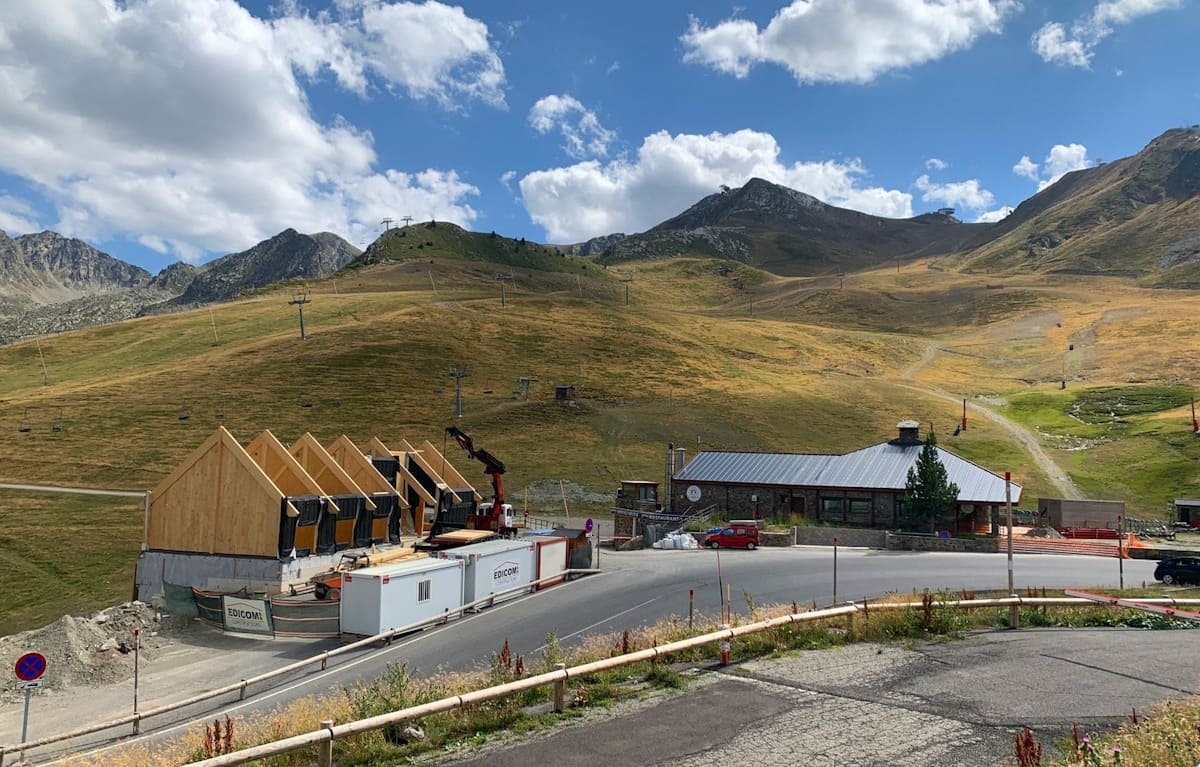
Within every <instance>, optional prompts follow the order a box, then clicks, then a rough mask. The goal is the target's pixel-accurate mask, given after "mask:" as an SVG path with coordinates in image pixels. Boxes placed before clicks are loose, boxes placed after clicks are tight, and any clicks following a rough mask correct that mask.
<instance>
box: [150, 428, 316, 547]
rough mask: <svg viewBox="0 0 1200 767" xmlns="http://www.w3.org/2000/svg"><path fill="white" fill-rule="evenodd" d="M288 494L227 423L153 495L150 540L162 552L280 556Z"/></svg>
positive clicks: (293, 513) (290, 511) (290, 512)
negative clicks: (257, 461) (248, 450)
mask: <svg viewBox="0 0 1200 767" xmlns="http://www.w3.org/2000/svg"><path fill="white" fill-rule="evenodd" d="M297 516H299V512H298V511H297V510H296V508H295V507H294V506H293V505H292V504H291V503H289V502H288V501H287V496H286V494H285V493H284V492H283V491H282V490H281V489H280V488H279V487H278V486H277V485H276V484H275V483H274V482H272V480H271V478H270V477H269V476H267V474H266V472H264V471H263V469H262V467H260V466H259V465H258V464H257V463H256V462H255V461H254V459H252V458H251V457H250V455H249V454H248V453H247V452H246V451H245V450H244V449H243V448H242V446H241V445H240V444H238V441H237V440H236V439H234V437H233V435H232V434H230V433H229V431H228V430H226V429H225V427H224V426H218V427H217V429H216V431H214V432H213V433H212V435H211V436H209V438H208V439H207V440H205V441H204V443H203V444H202V445H200V447H198V448H196V450H195V451H193V452H192V454H191V455H190V456H188V457H187V458H186V459H185V460H184V461H183V462H182V463H180V464H179V465H178V466H177V467H175V470H174V471H172V472H171V473H170V474H169V475H167V477H166V479H164V480H163V481H162V482H160V483H158V486H157V487H155V488H154V491H153V492H152V494H151V500H150V509H149V513H148V514H147V518H146V544H147V546H148V547H149V548H151V549H155V550H159V551H178V552H187V553H201V554H226V555H242V556H254V557H277V556H278V555H279V533H280V529H281V527H282V526H283V524H284V520H286V519H294V518H295V517H297Z"/></svg>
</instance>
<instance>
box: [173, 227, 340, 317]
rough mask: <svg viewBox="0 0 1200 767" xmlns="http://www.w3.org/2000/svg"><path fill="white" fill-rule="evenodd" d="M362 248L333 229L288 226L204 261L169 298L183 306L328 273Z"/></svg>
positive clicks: (175, 304) (336, 268)
mask: <svg viewBox="0 0 1200 767" xmlns="http://www.w3.org/2000/svg"><path fill="white" fill-rule="evenodd" d="M359 252H360V251H359V250H358V248H356V247H354V246H353V245H351V244H350V243H348V242H346V241H345V240H343V239H342V238H341V237H338V236H337V235H335V234H330V233H328V232H321V233H319V234H312V235H309V234H300V233H299V232H297V231H296V230H295V229H285V230H284V231H282V232H280V233H279V234H277V235H275V236H274V237H272V238H270V239H269V240H263V241H262V242H260V243H258V244H257V245H255V246H254V247H253V248H250V249H249V250H244V251H242V252H241V253H231V254H229V255H227V256H222V257H221V258H218V259H216V260H215V261H211V262H209V263H208V264H205V265H204V266H203V267H201V269H200V270H199V272H198V273H197V274H196V275H195V277H194V278H193V279H192V280H191V282H190V283H188V286H187V288H186V289H185V290H184V292H183V294H182V295H180V296H179V297H178V298H175V299H173V300H172V301H170V304H171V305H173V306H176V307H179V306H191V305H196V304H206V303H213V302H215V301H228V300H231V299H233V298H237V296H238V295H239V294H240V293H242V292H243V291H247V290H253V289H255V288H261V287H263V286H266V285H270V284H272V283H275V282H282V281H285V280H298V279H320V278H323V277H328V276H329V275H331V274H333V273H334V272H336V271H337V270H338V269H341V268H342V267H343V266H345V265H346V264H348V263H350V261H351V260H353V259H354V257H355V256H357V255H358V254H359Z"/></svg>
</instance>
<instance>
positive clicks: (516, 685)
mask: <svg viewBox="0 0 1200 767" xmlns="http://www.w3.org/2000/svg"><path fill="white" fill-rule="evenodd" d="M1142 601H1143V602H1146V603H1154V602H1158V603H1164V604H1165V603H1173V604H1181V603H1185V602H1186V603H1188V604H1200V599H1189V600H1174V599H1155V600H1149V599H1147V600H1142ZM924 604H925V603H923V602H898V603H886V602H885V603H878V604H869V603H867V602H866V601H865V600H864V602H863V604H862V605H861V606H860V605H858V604H849V605H845V606H842V607H832V608H826V609H824V610H814V611H811V612H805V613H791V614H789V615H784V616H781V617H779V618H771V619H768V620H764V621H758V622H756V623H749V624H746V625H745V626H738V627H735V628H722V629H720V630H718V631H713V632H710V633H708V634H702V635H701V636H698V637H692V638H690V639H681V640H679V641H677V642H671V643H669V644H665V645H660V646H657V647H651V648H649V649H647V650H639V651H637V652H633V653H628V654H626V655H618V656H616V657H614V658H605V659H603V660H598V661H593V662H591V663H584V664H581V665H579V666H573V667H571V668H566V667H565V666H563V664H558V665H559V666H560V668H556V669H555V670H554V671H549V672H546V673H543V674H538V675H536V676H531V677H528V678H526V679H518V680H517V681H515V682H509V683H508V684H503V685H499V686H496V687H488V688H486V689H483V690H476V691H474V692H468V693H464V694H462V695H454V696H451V697H449V698H442V699H441V700H437V701H433V702H430V703H424V704H421V705H418V706H410V707H408V708H404V709H400V710H399V711H393V712H391V713H388V714H380V715H378V716H373V717H370V718H367V719H359V720H357V721H354V722H347V723H345V724H340V725H335V724H334V723H333V721H332V720H325V721H323V722H321V728H320V729H318V730H313V731H312V732H307V733H303V734H301V735H295V736H292V737H290V738H285V739H283V740H278V741H275V742H273V743H265V744H263V745H260V746H254V747H251V748H247V749H243V750H241V751H236V752H234V753H232V754H225V755H223V756H216V757H213V758H211V759H205V760H203V761H200V762H194V763H193V767H234V765H240V764H246V763H248V762H252V761H255V760H258V759H266V758H268V757H272V756H279V755H281V754H286V753H290V752H292V751H299V750H300V749H302V748H308V747H310V746H314V745H315V746H319V747H320V748H319V750H318V755H317V764H318V765H319V767H332V765H333V741H335V740H338V739H339V738H346V737H350V736H353V735H358V734H360V733H364V732H370V731H372V730H379V729H382V728H384V727H387V726H390V725H395V724H400V723H402V722H408V721H411V720H413V719H419V718H421V717H423V716H430V715H432V714H438V713H442V712H444V711H450V710H453V709H456V708H460V707H462V706H465V705H469V704H471V703H479V702H482V701H486V700H494V699H496V698H502V697H504V696H506V695H511V694H513V693H516V692H521V691H522V690H528V689H532V688H535V687H544V686H546V685H553V686H554V708H555V711H558V712H561V711H562V710H563V708H564V697H565V689H566V683H567V681H568V680H570V679H572V678H576V677H581V676H587V675H588V674H594V673H597V672H600V671H606V670H609V669H613V668H620V667H621V666H627V665H630V664H633V663H640V662H642V661H647V660H653V659H655V658H658V657H660V656H663V655H669V654H671V653H674V652H680V651H682V650H689V649H692V648H694V647H700V646H703V645H706V644H712V643H713V642H729V641H732V640H734V639H736V638H737V637H739V636H745V635H747V634H756V633H759V632H762V631H769V630H771V629H774V628H779V627H781V626H787V625H789V624H792V623H803V622H807V621H815V620H824V619H827V618H836V617H839V616H843V615H845V616H853V615H855V614H857V613H858V612H860V611H863V612H869V611H871V610H895V609H912V608H920V607H922V606H924ZM935 604H936V605H937V606H940V607H960V608H963V609H973V608H982V607H1020V606H1022V605H1029V606H1042V605H1045V606H1092V607H1096V606H1102V605H1099V604H1098V603H1096V602H1094V601H1091V600H1088V599H1079V598H1073V597H1041V598H1038V597H1034V598H1025V597H1004V598H1000V599H970V600H954V601H944V602H935ZM723 649H724V648H723Z"/></svg>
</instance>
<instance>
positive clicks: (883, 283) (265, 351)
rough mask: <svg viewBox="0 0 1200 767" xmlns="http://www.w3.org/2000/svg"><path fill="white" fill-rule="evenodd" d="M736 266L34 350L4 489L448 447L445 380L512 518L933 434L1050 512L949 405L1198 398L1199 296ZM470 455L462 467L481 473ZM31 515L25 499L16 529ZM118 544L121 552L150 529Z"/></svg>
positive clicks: (1104, 486)
mask: <svg viewBox="0 0 1200 767" xmlns="http://www.w3.org/2000/svg"><path fill="white" fill-rule="evenodd" d="M726 266H730V268H728V269H722V268H721V267H722V264H719V263H717V262H713V261H707V260H703V259H680V260H673V261H662V262H650V263H645V264H631V265H623V266H622V271H623V272H624V273H629V272H630V271H632V273H633V274H634V281H633V283H631V288H632V291H631V296H632V299H633V305H632V306H630V307H626V306H625V305H624V285H623V284H622V283H621V282H620V280H619V278H618V275H617V274H615V273H610V272H608V271H606V270H602V269H599V268H596V267H594V266H592V267H591V268H589V269H583V268H582V267H581V268H580V270H579V271H578V272H575V273H570V272H566V271H564V272H545V273H541V272H533V271H528V270H516V272H517V273H516V279H515V281H514V282H513V283H512V284H510V285H509V286H508V297H509V299H510V300H509V305H508V306H507V307H506V308H503V309H501V307H500V305H499V296H498V291H497V286H496V283H495V280H494V268H492V267H489V266H488V265H487V264H481V263H473V262H469V261H462V260H452V259H435V260H434V262H433V263H426V262H424V261H415V260H414V261H410V262H405V263H400V264H389V265H383V266H378V267H372V268H368V269H362V270H358V271H355V272H351V273H348V274H346V275H343V276H342V277H339V278H338V279H337V280H336V281H334V280H330V281H326V282H324V283H319V284H316V285H314V286H313V294H312V295H313V297H314V301H313V303H312V304H310V305H309V306H307V307H306V311H305V319H306V324H307V326H308V329H309V331H310V337H309V339H308V340H307V341H304V342H301V341H300V340H299V338H298V334H297V329H296V317H295V311H294V308H293V307H289V306H288V305H287V299H288V295H286V294H284V293H282V292H278V293H274V294H271V293H267V294H264V295H261V296H259V297H256V298H252V299H249V300H245V301H240V302H237V303H232V304H227V305H222V306H217V307H214V308H213V313H212V318H213V320H215V324H216V326H217V331H218V334H219V341H215V340H214V335H213V329H212V320H210V316H209V313H208V312H207V311H206V310H205V311H195V312H186V313H181V314H174V315H167V316H161V317H151V318H145V319H140V320H135V321H132V322H127V323H121V324H118V325H113V326H108V327H103V328H96V329H92V330H89V331H86V332H79V333H71V334H64V335H60V336H54V337H51V338H47V339H43V341H42V343H41V346H42V351H43V353H44V355H45V359H46V364H47V369H48V373H49V381H50V383H49V385H48V386H43V385H42V373H41V366H40V361H39V357H38V352H37V349H36V347H35V345H34V344H31V343H25V344H19V345H15V346H9V347H4V348H0V405H2V407H0V434H2V435H5V436H6V437H7V438H6V439H5V440H3V441H0V481H9V482H33V483H64V482H65V483H68V484H79V485H85V486H99V487H117V488H123V489H135V490H141V489H146V488H151V487H153V486H154V484H155V483H157V482H158V481H159V480H161V479H162V478H163V477H165V476H166V475H167V473H168V472H169V471H170V470H171V469H172V468H173V467H175V466H176V465H178V463H179V462H181V461H182V460H183V459H184V458H185V457H186V456H187V455H188V453H189V452H190V451H191V450H193V449H194V448H195V447H196V446H198V445H199V444H200V443H201V442H202V441H203V440H204V438H205V437H206V436H207V435H208V434H209V433H210V432H211V430H212V429H213V428H214V427H215V426H216V425H217V424H218V423H223V424H224V425H225V426H226V427H227V428H229V429H230V430H231V431H232V432H233V433H234V434H235V435H236V436H237V437H238V438H239V439H241V440H243V441H249V440H250V439H251V438H252V437H253V436H254V435H255V434H257V433H258V432H259V431H260V430H262V429H271V430H272V431H274V432H275V433H276V434H277V435H278V436H279V437H280V438H281V439H282V440H284V441H285V442H288V441H291V440H294V439H295V438H297V437H299V436H300V435H302V434H303V433H304V432H306V431H311V432H312V433H313V434H314V435H315V436H317V437H318V438H319V439H320V440H322V441H324V442H328V441H332V440H333V439H334V438H336V437H337V436H339V435H341V434H343V433H345V434H347V435H349V436H350V437H351V438H352V439H354V440H357V441H363V440H366V439H368V438H370V437H371V436H374V435H379V436H380V437H382V439H383V440H384V442H388V441H395V440H398V439H399V438H401V437H405V438H408V439H411V440H417V441H421V440H424V439H431V440H433V441H434V442H435V443H439V444H440V443H441V441H442V439H443V436H442V435H443V428H444V426H445V425H446V424H447V423H449V422H451V421H452V420H453V407H454V391H453V385H452V382H451V381H450V379H449V378H448V377H447V376H446V370H447V369H448V368H449V366H451V365H455V364H469V365H470V367H471V369H472V375H471V377H470V378H468V379H465V381H464V396H465V399H466V406H465V417H464V418H463V419H462V422H461V424H460V425H461V426H462V427H463V428H464V429H466V430H467V431H468V432H470V433H471V434H472V436H473V437H474V439H475V442H476V444H478V445H482V446H485V447H486V448H487V449H488V450H489V451H491V452H492V453H494V454H495V455H497V456H500V457H501V458H502V459H503V460H504V461H505V463H506V464H507V465H508V466H509V473H508V474H507V475H506V484H507V485H508V487H509V488H510V492H511V493H512V495H513V496H514V497H516V498H518V499H520V496H521V488H522V487H523V486H525V485H528V484H530V483H532V482H535V481H538V480H557V479H560V478H561V479H568V480H573V481H575V482H578V483H580V484H582V485H584V486H585V487H587V488H589V489H591V490H595V491H602V492H607V491H610V490H611V489H612V488H613V487H615V486H616V483H617V482H618V481H619V480H621V479H629V478H640V479H647V478H651V479H652V478H656V477H658V476H659V474H660V473H661V466H662V459H661V456H662V449H663V445H664V443H666V442H668V441H673V442H675V443H676V444H678V445H682V446H685V447H686V448H688V450H689V452H691V451H693V450H694V449H696V447H697V446H699V447H702V448H713V449H731V450H779V451H794V452H843V451H848V450H854V449H857V448H860V447H863V446H864V445H868V444H871V443H874V442H877V441H880V440H883V439H887V438H889V437H891V436H892V435H893V433H894V428H895V424H896V422H897V421H899V420H901V419H903V418H907V417H916V418H918V419H919V420H920V421H921V422H922V424H931V425H933V427H934V428H935V429H936V430H937V431H938V432H939V436H941V437H943V439H942V442H943V445H944V446H946V447H947V448H949V449H952V450H954V451H956V452H958V453H960V454H962V455H963V456H964V457H966V458H969V459H971V460H974V461H976V462H978V463H980V464H982V465H984V466H985V467H987V468H990V469H992V470H995V471H1006V470H1008V471H1011V472H1012V473H1013V475H1014V477H1015V479H1016V480H1017V481H1018V482H1020V483H1021V484H1022V485H1023V486H1024V490H1025V492H1024V497H1025V498H1029V499H1032V498H1035V497H1037V496H1038V495H1054V494H1055V493H1054V491H1053V489H1052V487H1051V485H1050V483H1049V482H1048V480H1047V478H1046V475H1045V472H1044V471H1043V470H1042V469H1041V468H1040V467H1038V466H1036V465H1035V464H1034V463H1033V462H1032V461H1031V459H1030V458H1029V456H1028V455H1027V454H1026V453H1025V452H1024V451H1023V450H1021V449H1020V448H1019V446H1016V445H1014V444H1013V443H1012V441H1011V440H1010V439H1009V437H1008V436H1007V435H1006V433H1005V432H1004V431H1002V430H1001V429H999V428H997V427H994V426H992V425H990V424H988V423H987V422H984V421H983V420H982V419H975V420H974V421H973V422H972V424H971V428H970V429H969V430H968V431H967V432H966V433H965V434H963V435H961V436H959V437H956V438H954V439H953V440H950V439H947V438H946V435H948V434H949V432H951V431H952V430H953V428H954V425H955V424H956V423H957V421H958V419H959V406H958V405H956V404H955V402H954V398H957V397H965V398H977V397H987V398H998V399H997V401H999V400H1000V399H1003V398H1006V397H1012V396H1016V395H1020V394H1022V393H1026V392H1031V391H1032V392H1047V393H1053V392H1055V391H1057V384H1058V381H1059V379H1060V377H1061V376H1062V373H1063V368H1064V360H1065V362H1066V370H1067V375H1068V378H1069V385H1070V390H1069V391H1068V393H1070V392H1071V391H1074V390H1075V389H1076V388H1077V387H1085V386H1095V385H1102V384H1123V383H1136V382H1149V381H1160V382H1161V381H1184V382H1190V380H1191V376H1192V375H1193V371H1194V370H1196V369H1197V364H1198V363H1200V350H1198V347H1197V344H1196V343H1195V341H1196V334H1197V333H1198V332H1200V329H1197V328H1196V327H1195V323H1193V322H1190V321H1189V318H1191V317H1192V315H1193V314H1194V311H1193V309H1192V307H1193V305H1194V302H1195V298H1196V294H1195V293H1194V292H1185V291H1148V290H1144V289H1141V288H1138V287H1136V286H1133V285H1132V284H1131V283H1129V282H1124V281H1120V280H1116V279H1100V278H1070V279H1067V278H1062V277H1044V278H1043V277H1005V278H1003V280H1001V279H1000V278H996V277H981V276H971V275H961V274H956V273H952V272H945V271H941V270H940V269H938V268H936V267H937V264H933V263H928V262H921V263H916V264H906V265H905V266H904V267H903V269H902V270H901V271H900V272H899V273H897V272H896V271H895V270H894V269H879V270H877V271H873V272H865V273H860V274H853V275H849V276H847V277H846V279H845V284H844V286H842V287H839V285H838V281H837V280H836V278H821V279H808V278H784V277H776V276H772V275H769V274H766V273H763V272H758V271H756V270H754V269H751V268H749V267H745V266H740V265H726ZM931 267H934V268H931ZM431 272H432V275H433V281H432V282H431V279H430V273H431ZM434 284H436V286H437V290H436V292H435V291H434V287H433V286H434ZM1001 285H1002V287H1000V286H1001ZM750 289H753V290H754V295H755V299H754V317H753V318H751V317H750V316H749V298H750V296H749V290H750ZM581 293H582V297H581V295H580V294H581ZM1060 325H1061V327H1060ZM1070 343H1074V344H1075V350H1074V351H1072V352H1069V353H1068V352H1067V351H1066V346H1067V344H1070ZM924 355H928V359H927V360H926V359H925V358H924ZM518 376H531V377H534V378H536V379H537V383H535V384H534V385H533V388H532V390H531V394H530V397H529V399H528V400H526V401H516V400H514V399H512V397H511V393H512V391H513V390H514V389H515V388H516V381H517V377H518ZM558 383H572V384H575V385H576V387H577V392H578V395H579V397H580V401H579V403H578V404H577V406H574V407H564V406H562V405H561V404H560V403H556V402H554V401H553V388H552V387H553V385H554V384H558ZM898 384H902V385H898ZM910 386H916V387H918V389H917V390H914V389H912V388H907V387H910ZM920 388H924V389H928V390H930V391H931V392H933V391H936V392H942V393H946V394H949V395H951V400H950V401H946V400H944V399H940V398H938V397H937V396H934V394H932V393H928V394H926V393H922V392H921V391H920V390H919V389H920ZM981 401H982V400H981ZM306 405H308V406H307V407H306ZM1063 406H1064V407H1065V404H1064V405H1063ZM183 414H186V415H188V419H187V420H180V415H183ZM218 414H220V415H223V416H224V419H223V420H220V421H219V420H218V418H217V416H218ZM1179 415H1180V414H1179V413H1177V412H1176V413H1173V414H1172V417H1173V419H1175V420H1172V419H1169V418H1166V417H1163V416H1162V414H1152V415H1150V416H1146V417H1145V420H1146V421H1149V420H1151V419H1158V422H1159V425H1160V427H1161V429H1162V430H1163V434H1164V435H1165V434H1167V433H1173V431H1172V430H1175V431H1182V430H1184V429H1187V422H1186V420H1184V419H1182V418H1178V416H1179ZM56 423H61V424H62V427H63V430H62V431H54V430H53V427H54V425H55V424H56ZM1027 425H1032V426H1037V425H1038V424H1027ZM18 426H28V427H29V428H30V431H29V432H20V431H18ZM1182 433H1183V434H1185V435H1186V431H1182ZM1048 447H1050V448H1051V453H1052V454H1053V455H1054V457H1055V458H1056V459H1058V460H1059V462H1060V464H1062V465H1065V466H1066V467H1067V468H1068V469H1072V468H1073V469H1074V470H1078V471H1081V472H1082V473H1083V474H1084V475H1086V478H1087V480H1088V490H1089V491H1090V492H1092V493H1093V494H1095V495H1097V496H1100V497H1117V498H1123V499H1124V500H1126V501H1127V503H1128V504H1129V505H1130V513H1131V514H1140V515H1142V516H1149V515H1151V514H1160V513H1161V510H1162V502H1163V497H1164V496H1165V495H1170V494H1174V495H1179V496H1186V495H1192V494H1197V493H1200V469H1196V470H1193V471H1191V472H1190V473H1188V472H1187V471H1185V470H1184V468H1185V467H1187V466H1188V465H1189V464H1188V460H1190V458H1191V457H1195V456H1192V453H1194V452H1196V450H1195V449H1194V448H1193V447H1192V446H1191V445H1190V443H1189V444H1184V445H1168V444H1166V442H1165V437H1164V439H1159V440H1157V441H1151V442H1150V443H1147V444H1146V445H1145V446H1144V447H1140V448H1139V454H1138V456H1137V460H1138V466H1139V467H1142V466H1149V467H1153V466H1154V465H1156V463H1155V462H1156V461H1167V462H1173V463H1171V465H1172V466H1173V467H1174V468H1173V469H1172V472H1171V474H1170V477H1169V479H1167V478H1162V479H1160V480H1156V483H1155V486H1156V487H1157V488H1158V489H1157V490H1156V491H1155V492H1156V493H1158V494H1157V495H1153V496H1143V495H1142V494H1141V491H1142V488H1137V487H1129V486H1126V485H1124V484H1122V483H1120V482H1108V483H1106V482H1105V480H1104V477H1105V472H1106V471H1109V472H1110V473H1111V474H1113V475H1114V476H1115V475H1116V474H1118V473H1119V472H1120V469H1121V467H1122V466H1123V465H1124V464H1123V462H1124V461H1127V460H1128V458H1129V456H1128V454H1122V453H1121V452H1120V451H1113V450H1112V449H1111V448H1109V450H1108V452H1107V453H1106V452H1104V451H1100V450H1098V451H1096V452H1095V453H1094V456H1095V460H1090V458H1091V455H1090V454H1089V453H1087V451H1084V452H1083V453H1081V452H1080V451H1073V450H1071V449H1069V447H1070V446H1066V447H1058V446H1056V445H1049V446H1048ZM456 453H457V451H456V450H455V449H454V448H453V445H452V444H451V445H448V446H447V455H448V457H450V459H451V460H456V459H457V461H458V465H459V468H460V470H464V469H465V470H469V467H468V466H466V465H465V462H464V459H462V457H461V456H459V455H456ZM1198 466H1200V464H1198ZM64 468H68V469H69V472H67V473H64ZM23 503H24V501H22V500H20V499H16V500H15V505H16V509H15V511H16V512H17V513H18V515H19V513H20V511H21V509H22V508H24V507H22V505H21V504H23ZM602 506H603V505H601V506H598V507H596V508H585V509H581V510H580V511H581V513H593V512H594V513H602V512H603V507H602ZM541 510H543V509H540V508H534V509H531V511H533V512H537V511H541ZM545 510H546V511H549V510H550V509H549V508H548V507H547V508H546V509H545ZM6 519H10V518H9V517H7V516H6V517H4V518H0V534H4V532H5V525H6V524H7V523H6V522H5V521H4V520H6ZM45 534H46V538H45V539H44V540H43V541H41V542H40V543H43V544H47V543H50V542H52V541H53V535H54V533H53V531H51V530H46V531H45ZM126 536H127V537H126ZM116 540H118V541H119V543H118V545H119V547H121V548H122V551H125V552H127V551H128V550H129V547H130V546H136V543H137V538H136V529H130V530H129V531H128V532H127V533H125V534H123V535H118V536H116ZM66 556H67V557H68V558H69V552H68V553H67V555H66ZM114 556H117V557H120V558H124V557H127V556H128V554H127V553H120V554H116V553H114ZM121 566H122V567H128V566H129V562H128V561H124V562H123V564H122V565H121ZM0 585H2V584H0ZM100 604H102V602H99V601H98V602H97V603H95V604H93V605H91V606H93V607H94V606H99V605H100Z"/></svg>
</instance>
